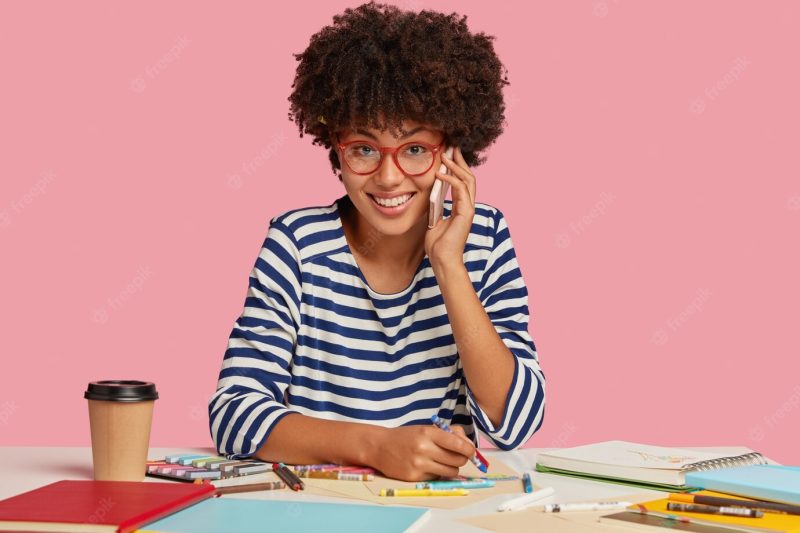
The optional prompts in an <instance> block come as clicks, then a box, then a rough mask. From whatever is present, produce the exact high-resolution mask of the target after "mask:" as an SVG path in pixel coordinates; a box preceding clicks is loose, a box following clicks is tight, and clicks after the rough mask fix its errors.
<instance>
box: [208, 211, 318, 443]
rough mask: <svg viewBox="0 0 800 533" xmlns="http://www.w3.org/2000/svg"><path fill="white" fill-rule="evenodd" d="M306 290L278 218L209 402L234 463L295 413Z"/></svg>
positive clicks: (215, 429)
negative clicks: (290, 400)
mask: <svg viewBox="0 0 800 533" xmlns="http://www.w3.org/2000/svg"><path fill="white" fill-rule="evenodd" d="M301 286H302V283H301V274H300V252H299V251H298V246H297V242H296V240H295V238H294V235H293V234H292V232H291V230H290V229H289V228H288V227H287V226H286V225H285V224H283V223H281V222H277V221H276V220H275V219H273V220H272V221H270V227H269V231H268V232H267V238H266V240H265V241H264V244H263V246H262V248H261V250H260V252H259V255H258V259H257V260H256V264H255V266H254V267H253V270H252V271H251V273H250V283H249V287H248V290H247V297H246V299H245V303H244V311H243V312H242V314H241V315H240V316H239V319H238V320H237V321H236V323H235V324H234V326H233V331H232V332H231V334H230V338H229V339H228V347H227V350H226V351H225V356H224V358H223V361H222V369H221V371H220V373H219V380H218V382H217V390H216V392H215V393H214V394H213V395H212V397H211V399H210V400H209V403H208V413H209V424H210V429H211V438H212V439H213V440H214V443H215V444H216V447H217V451H218V452H219V453H220V454H222V455H226V456H227V457H228V458H229V459H243V458H246V457H250V456H252V455H253V454H254V453H255V452H256V451H258V449H259V448H260V447H261V446H262V445H263V444H264V442H266V440H267V438H268V437H269V435H270V432H271V431H272V429H273V427H275V424H276V423H277V422H278V421H279V420H280V419H281V418H283V417H284V416H286V415H287V414H289V413H291V412H293V411H291V410H290V409H288V408H287V407H286V406H285V405H284V393H285V391H286V388H287V387H288V385H289V381H290V378H291V375H290V372H289V368H290V363H291V359H292V355H293V354H294V348H295V346H296V342H297V331H298V328H299V325H300V312H299V308H300V297H301Z"/></svg>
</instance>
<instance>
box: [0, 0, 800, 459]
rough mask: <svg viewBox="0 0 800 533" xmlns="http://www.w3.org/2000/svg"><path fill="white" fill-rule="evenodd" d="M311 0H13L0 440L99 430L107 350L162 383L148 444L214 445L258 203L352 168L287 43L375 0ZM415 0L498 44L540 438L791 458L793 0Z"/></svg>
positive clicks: (263, 220) (501, 188) (114, 367)
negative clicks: (309, 104) (217, 392)
mask: <svg viewBox="0 0 800 533" xmlns="http://www.w3.org/2000/svg"><path fill="white" fill-rule="evenodd" d="M313 4H314V5H306V4H305V3H301V4H297V3H294V4H283V7H271V4H270V6H269V7H268V6H267V5H266V4H263V3H258V5H256V3H252V4H250V3H247V4H245V3H236V4H231V3H226V4H225V6H224V7H223V6H222V5H218V6H216V7H210V6H208V5H206V4H203V5H200V4H197V3H194V2H185V3H170V4H164V3H162V2H151V3H149V5H148V6H147V7H137V6H134V5H133V4H129V5H120V4H119V3H109V2H93V3H88V2H82V3H61V2H50V3H47V4H41V3H29V2H18V3H16V4H15V5H13V7H12V5H11V4H8V3H6V4H4V5H3V6H2V7H0V65H1V66H2V74H1V75H2V84H1V86H2V98H0V117H2V118H0V135H2V137H0V146H2V148H1V149H0V150H1V151H2V153H1V154H0V175H2V179H0V246H2V257H3V260H2V276H0V293H1V294H2V295H3V307H2V309H3V311H2V315H3V316H2V321H1V323H2V326H1V327H2V339H3V341H4V348H3V373H2V377H1V378H0V379H1V380H2V388H0V445H86V444H88V442H89V432H88V417H87V413H86V406H85V401H84V400H83V398H82V393H83V390H84V387H85V384H86V382H88V381H89V380H93V379H112V378H138V379H149V380H153V381H155V382H156V383H157V385H158V388H159V390H160V392H161V399H160V400H159V401H158V403H157V406H156V419H155V422H154V428H153V434H152V439H151V444H152V445H154V446H166V445H173V446H181V445H186V446H189V445H210V438H209V436H208V430H207V423H206V400H207V398H208V397H209V395H210V394H211V393H212V391H213V389H214V385H215V382H216V377H217V372H218V370H219V365H220V362H221V358H222V354H223V352H224V349H225V346H226V341H227V336H228V333H229V332H230V328H231V326H232V324H233V322H234V321H235V319H236V317H237V316H238V314H239V312H240V310H241V306H242V304H243V302H244V295H245V289H246V285H247V276H248V273H249V270H250V268H251V267H252V264H253V262H254V260H255V257H256V254H257V252H258V249H259V247H260V245H261V243H262V240H263V238H264V236H265V235H266V230H267V225H268V222H269V219H270V218H271V217H273V216H275V215H276V214H278V213H280V212H282V211H284V210H287V209H290V208H295V207H302V206H308V205H320V204H328V203H330V202H331V201H332V200H333V199H334V198H336V197H337V196H338V195H340V194H342V192H343V189H342V186H341V184H340V183H339V182H338V181H337V180H336V178H335V177H334V176H333V175H332V174H331V172H330V170H329V168H328V163H327V158H326V155H325V154H324V153H323V151H322V150H321V149H320V148H319V147H318V146H312V145H311V142H310V140H309V139H308V138H303V139H300V138H299V136H298V134H297V131H296V129H295V126H294V124H292V123H291V122H289V121H288V119H287V116H286V115H287V110H288V107H287V106H288V102H287V100H286V98H287V96H288V94H289V90H290V85H291V82H292V79H293V74H294V70H293V69H294V67H295V65H296V62H295V60H294V58H293V57H292V55H291V54H292V53H299V52H300V51H302V50H303V48H304V46H305V45H306V43H307V41H308V38H309V37H310V36H311V34H312V33H314V32H315V31H317V30H318V29H319V28H321V27H322V26H323V25H325V24H328V23H329V22H330V21H331V18H332V16H333V15H334V14H336V13H338V12H340V11H342V10H343V8H344V7H345V6H348V5H353V6H354V5H357V4H356V3H352V2H321V1H319V2H314V3H313ZM402 5H404V6H405V7H410V8H414V9H420V8H432V9H436V10H440V11H446V12H449V11H451V10H456V11H458V12H460V13H464V14H467V15H468V16H469V19H468V23H469V24H470V27H471V28H472V29H473V30H483V31H486V32H488V33H490V34H493V35H496V36H497V41H496V47H497V50H498V53H499V54H500V56H501V58H502V59H503V61H504V62H505V64H506V65H507V67H508V68H509V76H510V81H511V85H510V86H509V87H508V88H507V91H508V92H507V96H508V102H509V110H508V127H507V132H506V134H505V135H504V136H503V137H501V139H500V140H499V142H498V143H497V144H496V145H495V147H494V148H493V149H492V151H491V152H490V156H489V157H490V159H489V162H488V163H487V164H486V165H485V166H483V167H478V168H477V169H475V173H476V175H477V177H478V181H479V184H478V198H479V200H481V201H484V202H488V203H490V204H493V205H496V206H498V207H499V208H501V209H502V210H503V211H504V213H505V214H506V216H507V218H508V220H509V224H510V227H511V232H512V233H511V234H512V236H513V238H514V241H515V244H516V248H517V253H518V255H519V258H520V262H521V265H522V271H523V274H524V275H525V278H526V280H527V282H528V286H529V290H530V304H531V312H532V325H531V333H532V334H533V337H534V340H535V341H536V344H537V346H538V348H539V350H540V357H541V362H542V365H543V368H544V370H545V373H546V375H547V378H548V408H547V416H546V420H545V424H544V427H543V429H542V431H541V432H540V433H538V434H537V435H536V436H535V437H534V439H533V440H532V441H531V442H530V444H531V445H533V446H559V445H575V444H580V443H585V442H589V441H596V440H603V439H612V438H622V439H631V440H640V441H644V442H651V443H661V444H664V445H738V444H741V445H747V446H750V447H752V448H755V449H760V450H763V451H764V452H766V453H768V454H770V455H771V456H773V457H774V458H775V459H777V460H779V461H783V462H794V463H800V456H798V453H797V448H796V438H797V430H796V428H797V427H798V424H800V373H799V372H798V371H799V370H800V363H798V355H799V354H800V352H798V338H797V328H798V314H799V313H798V301H800V283H798V274H797V273H798V272H799V271H800V253H798V242H799V241H800V239H798V231H800V161H799V160H798V158H797V154H798V140H800V139H799V137H800V133H798V132H799V131H800V130H798V124H799V123H800V104H798V98H797V95H798V94H800V81H799V78H798V70H797V68H798V63H797V50H800V31H799V30H798V27H799V26H800V6H798V4H797V3H793V2H789V1H786V2H755V1H752V2H728V1H717V2H689V1H684V2H661V3H655V2H634V1H631V0H580V1H572V2H557V1H550V2H540V3H537V4H535V5H534V6H529V7H525V8H521V7H512V3H511V2H489V3H487V2H477V1H470V2H463V1H461V2H455V1H448V2H444V1H436V2H433V1H431V2H417V1H413V0H411V1H408V2H405V3H404V4H402ZM520 5H521V3H517V2H515V3H514V6H520ZM521 10H524V12H523V11H521ZM793 441H794V442H793Z"/></svg>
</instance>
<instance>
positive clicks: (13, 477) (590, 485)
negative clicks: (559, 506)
mask: <svg viewBox="0 0 800 533" xmlns="http://www.w3.org/2000/svg"><path fill="white" fill-rule="evenodd" d="M697 449H699V450H704V449H705V450H714V451H725V450H726V448H710V449H709V448H697ZM737 449H738V448H737ZM544 450H545V449H543V448H540V449H536V448H529V449H525V450H519V451H514V452H501V451H497V450H487V451H485V455H486V457H487V458H488V459H489V461H490V462H491V460H492V458H497V459H501V460H502V461H503V462H504V463H506V464H507V465H508V466H510V467H511V468H514V469H515V470H517V471H520V472H521V471H523V470H529V469H532V467H533V465H534V464H535V462H536V455H537V453H538V452H540V451H544ZM181 453H185V454H189V453H207V454H209V455H215V451H214V450H213V449H211V448H150V451H149V454H148V457H150V458H161V457H165V456H167V455H173V454H181ZM60 479H92V451H91V448H89V447H80V448H75V447H72V448H69V447H65V448H60V447H52V448H50V447H27V448H23V447H4V448H0V499H4V498H8V497H10V496H14V495H16V494H19V493H21V492H26V491H29V490H31V489H34V488H36V487H40V486H42V485H47V484H49V483H52V482H54V481H58V480H60ZM145 481H164V480H163V479H156V478H151V477H148V478H145ZM534 481H535V483H536V484H537V485H540V486H549V487H553V488H555V490H556V495H555V496H554V497H553V498H552V499H551V500H548V502H550V501H552V502H559V503H563V502H569V501H578V500H587V499H614V498H617V497H619V496H622V495H625V494H631V493H647V492H652V496H653V498H654V499H655V498H658V497H663V496H662V495H663V494H664V493H661V492H656V491H643V490H641V489H638V488H636V487H627V486H625V485H615V484H611V483H600V482H596V481H588V480H581V479H575V478H570V477H565V476H557V475H553V474H538V473H537V475H536V477H535V478H534ZM176 483H177V482H176ZM236 497H237V498H239V497H241V498H253V499H276V500H287V501H297V500H298V499H302V500H307V501H320V502H342V501H343V500H342V499H339V498H333V497H325V496H314V495H310V494H304V493H303V492H302V491H301V492H287V491H276V492H254V493H243V494H237V495H236ZM513 497H514V496H510V495H498V496H495V497H492V498H489V499H486V500H483V501H481V502H479V503H477V504H475V505H471V506H469V507H465V508H461V509H453V510H449V509H448V510H445V509H433V510H432V512H431V515H430V519H429V520H427V521H426V522H425V523H424V525H423V527H422V528H421V529H420V530H419V531H423V532H428V531H430V532H434V531H435V532H437V533H442V532H446V531H459V532H462V531H463V532H472V533H475V532H480V531H486V530H484V529H479V528H475V527H473V526H470V525H468V524H465V523H463V522H459V521H457V520H456V518H458V517H465V516H476V515H483V514H490V513H493V512H495V510H496V509H497V506H498V505H499V504H500V503H502V502H503V501H505V500H508V499H511V498H513ZM357 503H364V504H366V503H367V502H362V501H359V502H357ZM603 530H604V531H608V528H607V527H605V528H603Z"/></svg>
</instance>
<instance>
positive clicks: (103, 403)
mask: <svg viewBox="0 0 800 533" xmlns="http://www.w3.org/2000/svg"><path fill="white" fill-rule="evenodd" d="M83 397H84V398H86V399H87V400H89V425H90V427H91V431H92V462H93V464H94V478H95V479H96V480H102V481H142V480H143V479H144V474H145V468H146V463H147V448H148V445H149V444H150V425H151V423H152V420H153V404H154V403H155V400H157V399H158V392H156V386H155V385H154V384H152V383H150V382H147V381H132V380H122V381H118V380H107V381H93V382H91V383H89V386H88V387H87V389H86V392H85V393H84V394H83Z"/></svg>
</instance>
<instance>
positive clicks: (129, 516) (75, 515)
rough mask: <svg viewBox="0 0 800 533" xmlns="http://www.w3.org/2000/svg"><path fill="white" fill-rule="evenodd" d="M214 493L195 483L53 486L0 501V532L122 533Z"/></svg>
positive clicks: (72, 482)
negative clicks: (113, 532) (13, 530)
mask: <svg viewBox="0 0 800 533" xmlns="http://www.w3.org/2000/svg"><path fill="white" fill-rule="evenodd" d="M215 490H216V489H215V488H214V486H213V485H210V484H202V485H200V484H195V483H150V482H147V483H145V482H139V481H79V480H67V481H57V482H55V483H51V484H50V485H45V486H44V487H39V488H38V489H34V490H31V491H28V492H23V493H22V494H19V495H17V496H13V497H11V498H8V499H6V500H2V501H0V530H5V531H7V530H9V529H20V530H25V531H63V532H87V531H90V532H91V531H98V532H100V531H103V532H105V531H116V532H119V533H126V532H129V531H133V530H135V529H136V528H138V527H140V526H142V525H143V524H147V523H149V522H153V521H155V520H157V519H159V518H161V517H163V516H166V515H169V514H172V513H174V512H176V511H179V510H181V509H183V508H185V507H188V506H189V505H192V504H194V503H197V502H199V501H201V500H204V499H206V498H209V497H211V496H213V495H214V492H215ZM56 526H57V527H56Z"/></svg>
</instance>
